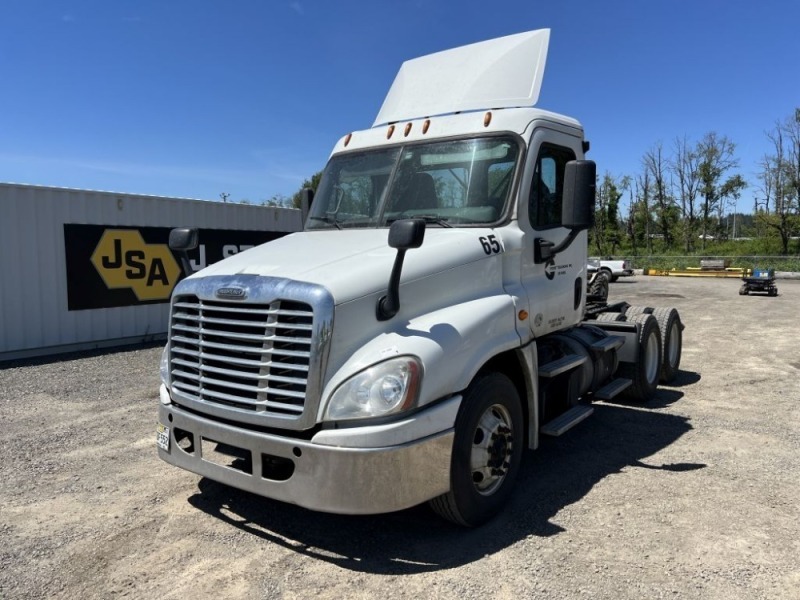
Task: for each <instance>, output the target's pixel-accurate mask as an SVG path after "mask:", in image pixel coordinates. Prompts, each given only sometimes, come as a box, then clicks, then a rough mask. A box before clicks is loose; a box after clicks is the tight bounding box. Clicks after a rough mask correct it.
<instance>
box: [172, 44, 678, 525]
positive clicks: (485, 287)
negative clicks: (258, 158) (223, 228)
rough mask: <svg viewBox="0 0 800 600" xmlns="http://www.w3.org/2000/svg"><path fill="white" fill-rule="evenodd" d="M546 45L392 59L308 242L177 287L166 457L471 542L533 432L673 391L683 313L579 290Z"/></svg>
mask: <svg viewBox="0 0 800 600" xmlns="http://www.w3.org/2000/svg"><path fill="white" fill-rule="evenodd" d="M549 34H550V32H549V30H537V31H531V32H526V33H521V34H517V35H511V36H508V37H503V38H499V39H494V40H489V41H486V42H480V43H476V44H472V45H469V46H464V47H461V48H455V49H452V50H447V51H443V52H439V53H436V54H432V55H429V56H424V57H421V58H417V59H414V60H410V61H407V62H405V63H404V64H403V65H402V67H401V69H400V71H399V73H398V75H397V77H396V79H395V81H394V83H393V85H392V87H391V89H390V91H389V94H388V95H387V97H386V99H385V100H384V103H383V106H382V107H381V109H380V112H379V114H378V116H377V118H376V120H375V123H374V124H373V126H372V127H371V128H369V129H366V130H364V131H356V132H352V133H349V134H347V135H346V136H344V137H343V138H342V139H341V140H339V142H338V143H337V144H336V147H335V148H334V150H333V152H332V154H331V157H330V160H329V162H328V164H327V166H326V167H325V170H324V173H323V175H322V179H321V181H320V185H319V188H318V190H317V192H316V195H315V196H313V198H312V195H311V193H310V191H309V193H307V194H306V195H305V202H304V205H306V206H309V205H310V208H308V209H307V212H308V214H307V219H306V221H305V229H304V231H302V232H299V233H295V234H292V235H289V236H286V237H283V238H281V239H279V240H275V241H272V242H269V243H267V244H264V245H261V246H258V247H256V248H254V249H252V250H249V251H247V252H243V253H240V254H237V255H236V256H233V257H231V258H228V259H226V260H223V261H221V262H219V263H216V264H214V265H211V266H209V267H208V268H206V269H203V270H202V271H199V272H197V273H194V274H192V275H191V276H189V277H187V278H186V279H184V280H183V281H181V282H180V283H179V284H178V285H177V286H176V288H175V290H174V292H173V295H172V300H171V311H170V323H169V338H168V343H167V346H166V348H165V350H164V354H163V358H162V362H161V378H162V381H163V385H162V386H161V393H160V405H159V410H158V419H159V424H158V433H157V442H158V453H159V456H160V457H161V458H162V459H164V460H165V461H167V462H169V463H171V464H174V465H176V466H178V467H182V468H184V469H187V470H189V471H192V472H194V473H197V474H199V475H202V476H204V477H208V478H210V479H213V480H216V481H219V482H223V483H225V484H228V485H231V486H233V487H236V488H240V489H243V490H248V491H250V492H254V493H256V494H260V495H263V496H266V497H269V498H273V499H277V500H281V501H284V502H289V503H294V504H298V505H300V506H303V507H307V508H310V509H314V510H318V511H326V512H332V513H346V514H369V513H381V512H389V511H395V510H400V509H404V508H407V507H410V506H413V505H416V504H419V503H423V502H426V501H427V502H429V503H430V505H431V506H432V507H433V509H434V510H435V511H436V512H437V513H439V514H440V515H442V516H443V517H444V518H446V519H449V520H451V521H454V522H456V523H459V524H461V525H465V526H475V525H479V524H481V523H483V522H485V521H486V520H487V519H489V518H491V517H492V516H493V515H494V514H496V513H497V512H498V511H499V510H500V509H501V507H502V506H503V504H504V503H505V502H506V501H507V500H508V498H509V496H510V495H511V494H512V491H513V485H514V481H515V478H516V477H517V474H518V472H519V470H520V463H521V459H522V458H523V454H524V450H525V449H535V448H537V446H538V445H539V442H540V435H543V434H545V435H560V434H562V433H563V432H565V431H567V430H568V429H569V428H570V427H572V426H574V425H576V424H577V423H579V422H580V421H582V420H583V419H584V418H586V417H587V416H589V415H590V414H591V412H592V406H591V405H592V402H595V401H598V400H603V399H606V400H607V399H610V398H612V397H614V396H616V395H617V394H623V395H627V396H628V397H629V398H630V399H632V400H634V401H646V400H647V399H649V398H650V397H651V396H652V395H653V394H654V393H655V391H656V386H657V384H658V382H659V379H661V380H662V381H668V380H669V379H671V378H672V377H674V376H675V373H676V371H677V369H678V365H679V362H680V352H681V343H682V338H681V330H682V328H683V326H682V324H681V321H680V317H679V315H678V313H677V311H675V309H672V308H662V309H654V308H648V307H630V306H628V305H627V304H625V303H618V304H616V305H606V304H604V303H602V302H592V297H591V296H589V297H588V298H587V267H586V261H587V229H588V228H589V226H590V225H591V223H592V218H593V211H594V195H595V166H594V163H593V162H591V161H587V160H584V152H585V151H586V150H587V149H588V143H587V142H585V141H584V136H583V129H582V127H581V125H580V124H579V123H578V122H577V121H575V120H574V119H571V118H568V117H564V116H561V115H558V114H554V113H551V112H546V111H543V110H539V109H536V108H532V106H533V105H535V104H536V102H537V99H538V95H539V89H540V86H541V81H542V75H543V71H544V65H545V58H546V54H547V46H548V41H549ZM172 233H173V235H172V247H173V248H174V249H175V250H178V251H182V250H187V249H191V247H192V246H193V244H194V243H196V242H195V241H194V240H193V238H195V237H196V235H194V233H195V232H194V231H193V230H189V229H182V230H181V229H177V230H174V231H173V232H172Z"/></svg>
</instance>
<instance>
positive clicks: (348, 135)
mask: <svg viewBox="0 0 800 600" xmlns="http://www.w3.org/2000/svg"><path fill="white" fill-rule="evenodd" d="M351 139H353V134H352V133H348V134H347V137H346V138H344V145H345V146H347V144H349V143H350V140H351Z"/></svg>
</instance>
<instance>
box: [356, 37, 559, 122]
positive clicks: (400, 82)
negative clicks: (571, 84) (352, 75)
mask: <svg viewBox="0 0 800 600" xmlns="http://www.w3.org/2000/svg"><path fill="white" fill-rule="evenodd" d="M549 41H550V30H549V29H537V30H535V31H527V32H525V33H518V34H515V35H509V36H506V37H501V38H496V39H493V40H487V41H485V42H478V43H476V44H470V45H468V46H461V47H459V48H453V49H451V50H444V51H442V52H437V53H435V54H429V55H427V56H421V57H420V58H415V59H412V60H407V61H406V62H404V63H403V64H402V66H401V67H400V71H398V73H397V76H396V77H395V79H394V83H392V87H391V88H390V89H389V93H388V94H387V95H386V98H385V99H384V101H383V106H381V110H380V112H379V113H378V117H377V118H376V119H375V123H373V125H372V126H373V127H375V126H377V125H383V124H385V123H393V122H396V121H407V120H410V119H416V118H420V117H431V116H434V115H441V114H445V113H453V112H457V111H467V110H480V109H485V108H510V107H513V106H533V105H535V104H536V102H537V101H538V100H539V90H540V89H541V86H542V77H543V76H544V65H545V62H547V45H548V42H549Z"/></svg>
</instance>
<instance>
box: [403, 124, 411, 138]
mask: <svg viewBox="0 0 800 600" xmlns="http://www.w3.org/2000/svg"><path fill="white" fill-rule="evenodd" d="M409 133H411V123H406V128H405V130H404V131H403V136H405V137H408V134H409Z"/></svg>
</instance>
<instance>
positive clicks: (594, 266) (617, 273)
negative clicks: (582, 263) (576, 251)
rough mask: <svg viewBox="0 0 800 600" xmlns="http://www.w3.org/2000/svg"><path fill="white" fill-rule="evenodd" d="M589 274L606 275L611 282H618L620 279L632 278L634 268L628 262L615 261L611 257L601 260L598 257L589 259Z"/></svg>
mask: <svg viewBox="0 0 800 600" xmlns="http://www.w3.org/2000/svg"><path fill="white" fill-rule="evenodd" d="M588 264H589V272H590V273H594V272H598V271H599V272H600V273H605V274H606V275H607V276H608V280H609V281H610V282H612V283H613V282H615V281H617V280H618V279H619V278H620V277H632V276H633V267H632V266H631V263H630V261H628V260H618V259H613V258H611V257H610V256H609V257H607V258H599V257H597V256H590V257H589V262H588Z"/></svg>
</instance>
